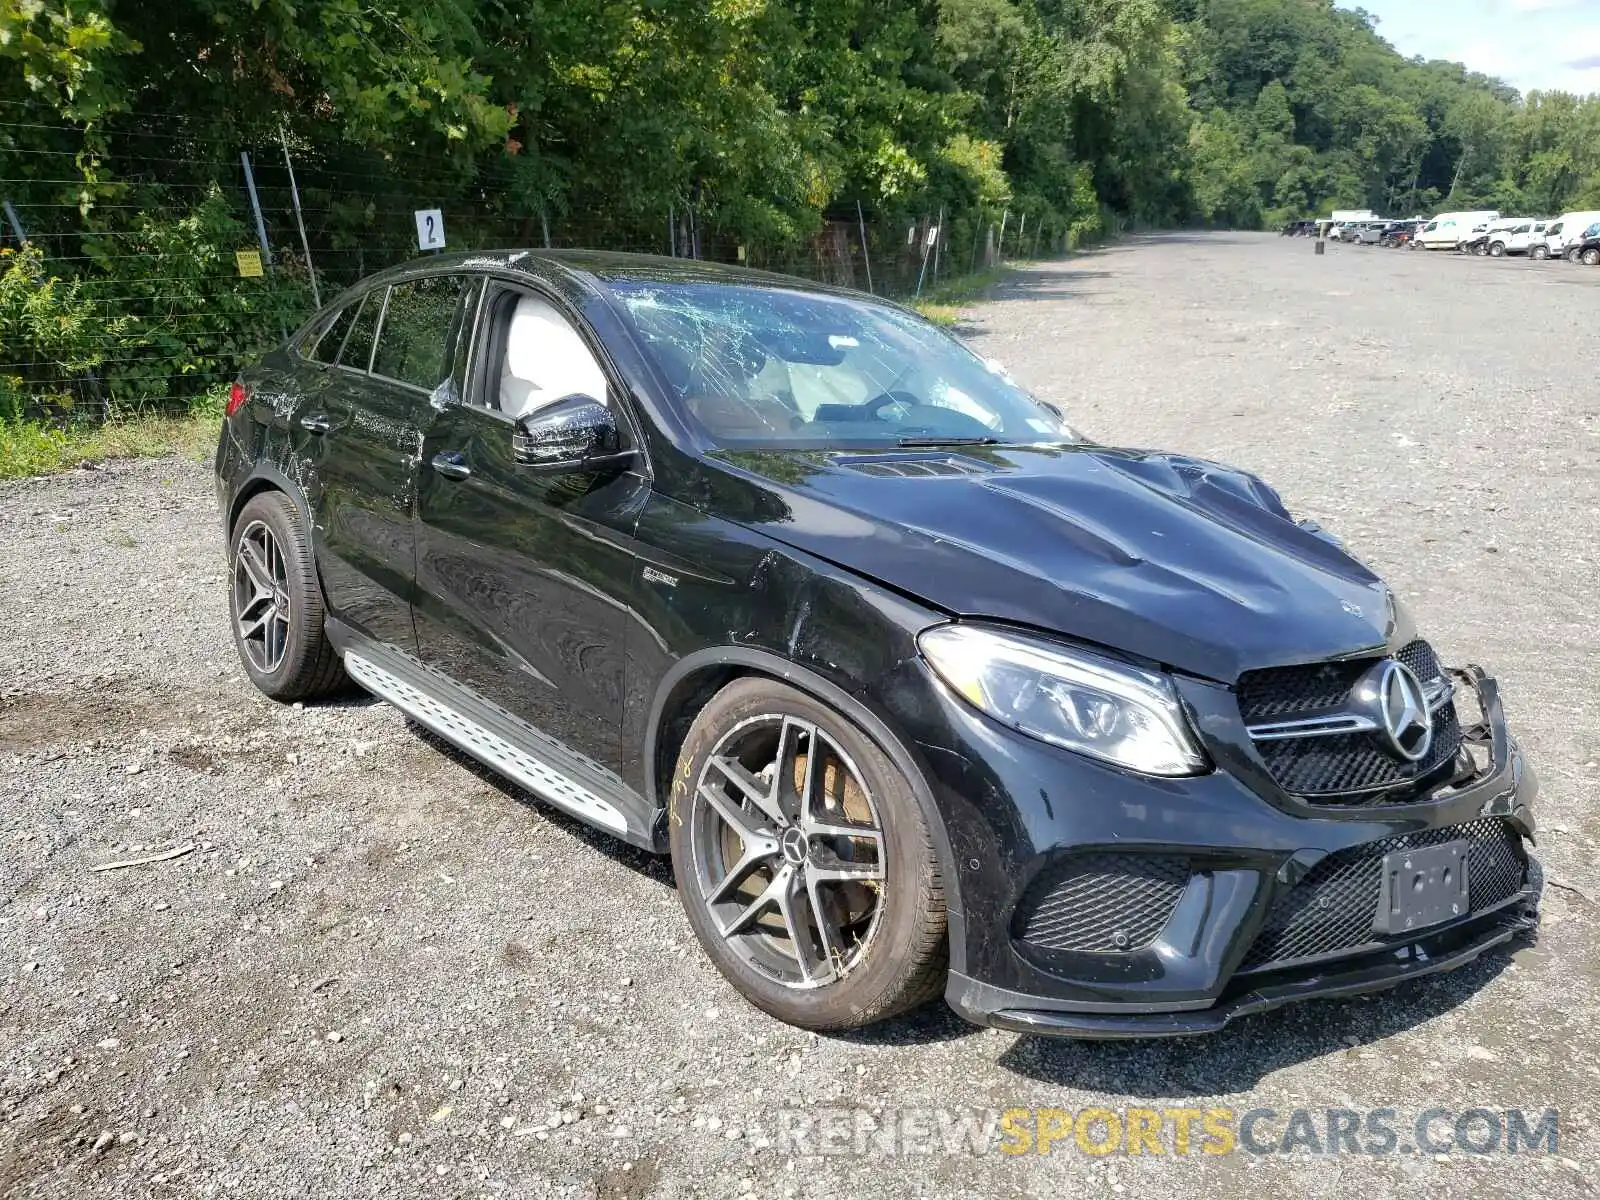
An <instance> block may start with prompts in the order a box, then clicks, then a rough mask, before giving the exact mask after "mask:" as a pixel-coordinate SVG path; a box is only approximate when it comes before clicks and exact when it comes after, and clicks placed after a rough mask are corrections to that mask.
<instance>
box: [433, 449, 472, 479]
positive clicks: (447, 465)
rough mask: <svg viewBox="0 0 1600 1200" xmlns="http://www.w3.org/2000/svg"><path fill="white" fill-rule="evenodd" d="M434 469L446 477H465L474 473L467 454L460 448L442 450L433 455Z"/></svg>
mask: <svg viewBox="0 0 1600 1200" xmlns="http://www.w3.org/2000/svg"><path fill="white" fill-rule="evenodd" d="M433 469H434V470H435V471H437V472H439V474H441V475H443V476H444V477H445V478H446V479H465V478H466V477H467V476H468V475H471V474H472V468H471V467H469V466H467V456H466V455H465V454H463V453H461V451H459V450H441V451H440V452H439V453H438V454H435V455H434V456H433Z"/></svg>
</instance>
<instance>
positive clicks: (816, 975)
mask: <svg viewBox="0 0 1600 1200" xmlns="http://www.w3.org/2000/svg"><path fill="white" fill-rule="evenodd" d="M784 875H785V876H786V877H785V878H784V880H783V883H784V886H783V890H782V891H781V892H779V893H778V896H777V905H778V915H779V916H781V917H782V918H783V927H784V929H785V931H787V933H788V934H789V944H790V945H791V946H792V947H793V948H794V960H795V963H796V965H797V966H799V968H800V980H801V982H803V983H818V982H820V981H821V979H822V977H823V976H824V975H826V974H828V973H830V972H831V971H832V969H833V967H832V964H831V963H830V962H829V961H828V959H827V957H826V956H825V955H824V956H820V957H819V956H818V954H817V948H816V946H815V945H813V944H812V941H811V925H810V922H808V921H807V920H806V915H807V910H808V909H809V908H810V907H811V901H810V899H809V894H808V889H807V887H806V884H805V880H804V879H802V878H801V877H800V875H799V874H798V873H797V872H795V871H793V870H792V869H789V868H785V871H784ZM774 882H776V880H775V881H774ZM818 915H819V918H820V914H818Z"/></svg>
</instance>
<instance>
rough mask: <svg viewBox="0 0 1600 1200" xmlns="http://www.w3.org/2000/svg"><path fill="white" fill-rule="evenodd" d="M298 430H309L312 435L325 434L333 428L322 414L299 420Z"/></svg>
mask: <svg viewBox="0 0 1600 1200" xmlns="http://www.w3.org/2000/svg"><path fill="white" fill-rule="evenodd" d="M300 428H302V429H307V430H310V431H311V432H312V433H327V432H328V431H329V430H330V429H332V428H333V421H332V419H330V418H329V417H327V416H325V415H324V414H322V413H312V414H311V415H310V416H306V417H301V418H300Z"/></svg>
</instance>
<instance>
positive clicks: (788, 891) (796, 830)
mask: <svg viewBox="0 0 1600 1200" xmlns="http://www.w3.org/2000/svg"><path fill="white" fill-rule="evenodd" d="M669 818H670V821H669V827H668V828H669V838H670V841H671V847H672V866H673V872H674V874H675V876H676V879H677V884H678V897H679V899H680V900H681V901H682V902H683V906H684V911H685V913H686V914H687V916H688V918H689V923H690V925H691V926H692V927H693V928H694V932H695V936H696V937H698V938H699V940H700V944H701V946H702V947H704V949H705V951H706V954H707V955H708V956H709V957H710V959H711V960H712V962H713V963H715V964H716V967H717V969H718V970H719V971H721V972H722V974H723V975H724V976H725V977H726V978H727V979H728V981H729V982H730V983H732V984H733V985H734V987H735V988H737V989H738V990H739V991H740V993H742V994H743V995H744V996H745V998H746V999H748V1000H749V1001H750V1002H751V1003H753V1004H755V1005H756V1006H757V1007H759V1008H762V1009H764V1010H765V1011H767V1012H769V1013H771V1014H772V1015H773V1016H776V1017H778V1018H780V1019H781V1020H784V1021H787V1022H789V1023H790V1024H791V1025H798V1026H801V1027H802V1028H806V1029H817V1030H838V1029H853V1028H858V1027H860V1026H863V1025H868V1024H871V1023H872V1022H874V1021H878V1020H882V1019H884V1018H886V1017H892V1016H895V1015H897V1014H899V1013H902V1012H906V1011H908V1010H909V1009H912V1008H914V1007H916V1006H917V1005H920V1004H922V1003H923V1002H924V1001H926V1000H929V999H931V998H932V997H933V996H935V995H937V994H938V993H939V992H940V991H941V990H942V988H943V986H944V983H945V975H946V971H947V965H946V964H947V961H948V960H947V954H946V945H945V936H946V934H945V909H944V885H943V881H942V877H941V874H940V870H939V861H938V856H937V854H936V852H935V850H934V844H933V834H932V830H931V827H930V825H929V823H928V815H927V814H926V813H925V811H924V809H923V807H922V804H921V802H920V801H919V800H918V798H917V795H916V792H915V791H914V790H913V786H912V784H911V781H910V780H908V779H907V777H906V775H905V774H903V773H902V772H901V771H900V770H899V769H898V768H897V767H896V766H895V764H894V762H893V761H892V760H891V759H890V758H889V756H888V755H887V754H886V753H885V752H884V751H883V749H881V748H880V747H879V746H878V745H877V744H876V743H875V742H874V741H873V740H872V739H871V738H869V737H867V736H866V735H865V734H864V733H863V732H862V731H861V730H860V729H858V728H857V727H856V726H855V725H854V724H853V723H852V722H850V721H849V720H847V719H846V718H845V717H844V716H843V715H842V714H841V713H839V712H837V711H835V710H834V709H832V708H830V707H828V706H827V705H825V704H823V703H821V702H820V701H818V700H817V699H815V698H814V697H812V696H810V695H808V694H806V693H804V692H800V691H797V690H796V689H794V688H792V687H790V686H788V685H787V684H783V683H779V682H777V681H776V680H774V679H769V678H766V677H763V676H749V677H746V678H743V679H737V680H735V681H734V682H732V683H730V684H728V685H727V686H726V687H724V688H723V689H722V690H721V691H720V692H718V693H717V694H716V695H715V696H713V697H712V698H711V700H710V701H709V702H708V703H707V704H706V706H705V707H704V708H703V709H701V711H700V713H699V715H698V716H697V717H696V718H695V720H694V723H693V725H691V726H690V729H689V733H688V736H687V737H686V738H685V739H684V744H683V749H682V751H681V752H680V754H679V756H678V768H677V771H676V772H675V773H674V775H673V786H672V795H671V798H670V809H669Z"/></svg>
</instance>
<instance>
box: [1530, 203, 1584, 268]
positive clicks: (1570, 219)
mask: <svg viewBox="0 0 1600 1200" xmlns="http://www.w3.org/2000/svg"><path fill="white" fill-rule="evenodd" d="M1596 221H1600V211H1594V212H1569V213H1562V214H1561V215H1560V216H1559V217H1557V218H1556V219H1555V220H1554V221H1552V222H1550V224H1549V225H1546V226H1545V230H1544V244H1543V250H1542V252H1541V249H1540V246H1539V244H1538V243H1535V244H1534V245H1533V246H1532V247H1530V248H1529V250H1528V253H1529V254H1531V255H1532V256H1533V257H1534V258H1560V257H1561V256H1562V255H1563V254H1565V253H1566V249H1567V246H1568V245H1569V244H1570V243H1572V242H1575V241H1577V240H1578V239H1579V238H1580V237H1582V236H1583V231H1584V230H1585V229H1587V228H1589V226H1591V225H1593V224H1594V223H1595V222H1596Z"/></svg>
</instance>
